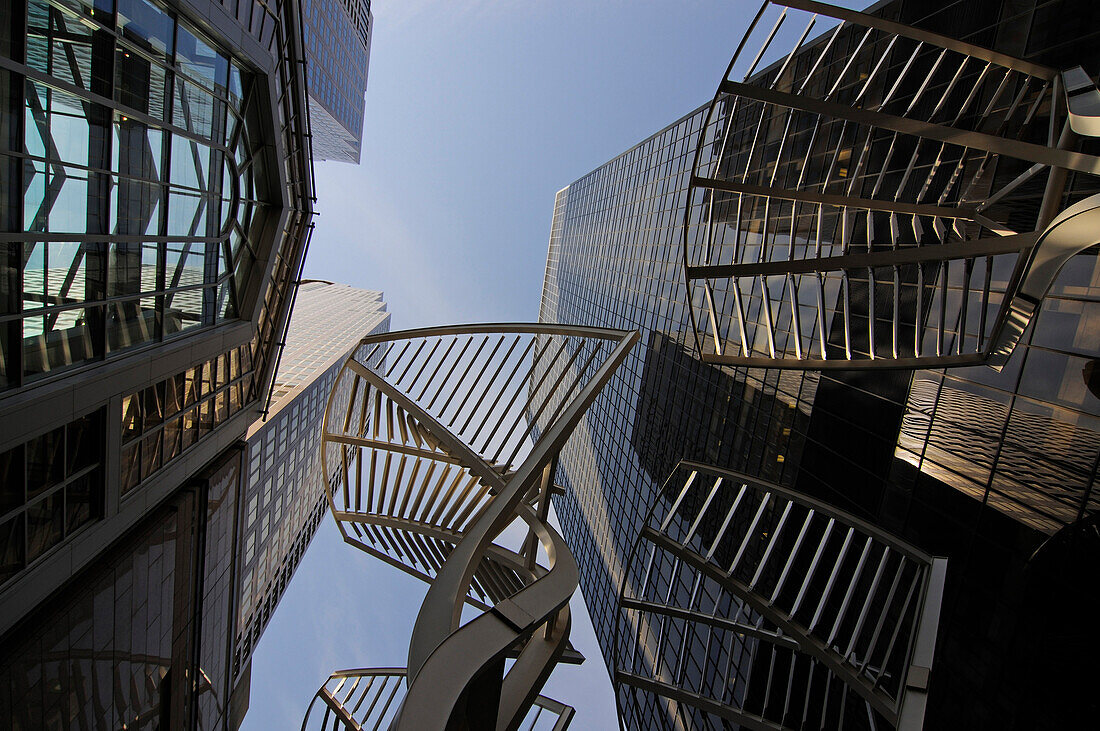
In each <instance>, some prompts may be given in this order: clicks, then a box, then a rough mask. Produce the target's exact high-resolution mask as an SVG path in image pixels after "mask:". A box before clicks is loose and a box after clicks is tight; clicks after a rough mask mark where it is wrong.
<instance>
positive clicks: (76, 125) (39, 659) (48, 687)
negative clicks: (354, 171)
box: [0, 0, 313, 729]
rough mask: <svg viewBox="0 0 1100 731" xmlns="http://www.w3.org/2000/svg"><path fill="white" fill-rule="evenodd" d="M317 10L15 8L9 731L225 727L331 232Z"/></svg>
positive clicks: (7, 97) (4, 288) (10, 44)
mask: <svg viewBox="0 0 1100 731" xmlns="http://www.w3.org/2000/svg"><path fill="white" fill-rule="evenodd" d="M299 19H300V15H299V6H298V5H297V3H295V2H292V1H290V0H284V1H280V2H274V3H266V4H262V5H261V4H246V3H236V2H229V1H228V0H227V1H226V2H221V1H220V0H209V1H207V0H198V1H189V2H172V1H171V0H169V1H167V2H160V1H159V0H25V1H24V0H16V1H15V2H8V3H4V4H3V5H2V6H0V90H2V97H0V109H2V114H0V138H2V141H0V194H2V199H0V200H2V202H0V236H2V238H3V243H2V249H0V719H3V723H4V726H5V727H10V728H20V729H24V728H25V729H38V728H124V727H125V728H137V727H144V728H153V727H161V728H210V729H213V728H225V727H227V726H235V724H236V722H237V721H239V718H240V713H241V711H242V710H243V709H242V707H241V705H242V701H241V700H240V694H237V696H234V683H233V681H234V678H233V676H232V673H231V663H232V650H233V647H232V644H233V643H232V638H233V637H234V636H235V632H234V625H235V611H234V602H235V599H236V596H235V595H236V590H235V586H236V584H237V581H238V575H237V573H236V572H237V564H236V561H235V560H234V558H235V554H236V550H237V546H238V543H239V531H238V523H239V517H240V510H241V506H242V499H241V498H242V489H243V483H242V479H241V478H242V475H244V474H245V473H246V471H247V470H246V464H245V461H244V459H245V456H244V438H245V437H246V434H247V430H248V427H249V425H250V424H251V423H252V422H253V421H254V419H255V418H256V416H257V414H258V412H259V409H260V407H261V406H262V405H263V404H264V403H265V402H266V400H267V394H268V392H269V390H270V387H271V383H272V378H273V374H274V370H275V361H276V357H277V355H278V350H279V343H280V341H281V340H282V339H283V333H284V329H285V326H286V323H287V320H288V317H289V312H290V308H291V294H292V292H293V286H294V283H295V280H297V279H298V277H299V276H300V275H299V272H300V267H301V264H302V261H303V258H304V256H305V251H306V248H307V245H308V236H309V232H310V229H311V227H310V221H311V218H312V215H313V178H312V162H311V154H310V150H309V140H310V133H309V116H308V107H307V98H306V82H305V78H304V75H303V72H302V68H303V64H302V60H303V59H304V48H303V45H302V28H301V25H300V22H299Z"/></svg>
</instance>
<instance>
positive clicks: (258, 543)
mask: <svg viewBox="0 0 1100 731" xmlns="http://www.w3.org/2000/svg"><path fill="white" fill-rule="evenodd" d="M389 325H390V313H389V312H387V311H386V304H385V302H383V301H382V293H381V292H372V291H370V290H364V289H356V288H354V287H349V286H348V285H346V284H334V283H332V282H325V281H320V280H307V281H304V282H302V283H301V284H300V285H299V286H298V293H297V295H296V297H295V301H294V312H293V314H292V316H291V320H290V327H289V328H288V330H287V336H286V345H285V346H284V347H283V352H282V354H281V355H280V357H279V369H278V371H277V372H276V374H275V386H274V388H273V390H272V395H271V403H270V404H269V405H268V406H267V408H266V409H265V410H266V412H267V413H266V416H265V417H264V418H263V419H262V420H257V421H256V422H255V423H253V424H252V426H251V427H249V430H248V437H247V440H246V441H247V446H246V447H245V456H244V464H245V465H247V469H248V473H247V475H246V476H245V478H244V480H245V482H244V487H243V492H242V495H243V497H242V507H241V521H242V523H241V527H240V532H241V540H240V541H238V546H237V563H238V567H239V568H238V572H237V576H238V577H240V583H239V585H238V587H237V592H238V595H237V599H236V607H237V624H236V637H235V639H234V643H235V649H234V660H233V668H234V669H233V672H234V674H235V675H237V676H239V675H240V674H241V673H245V674H247V672H248V670H247V668H246V667H245V666H246V665H247V663H248V662H249V658H250V657H251V655H252V650H253V648H254V647H255V646H256V643H257V642H258V641H259V638H260V635H261V634H262V633H263V631H264V628H265V627H266V626H267V623H268V622H269V621H270V619H271V615H272V613H273V612H274V611H275V607H276V606H277V605H278V603H279V599H281V598H282V595H283V592H284V591H285V589H286V586H287V582H288V581H290V578H291V576H292V575H293V574H294V571H295V569H296V568H297V567H298V564H299V562H300V561H301V559H302V556H303V555H304V554H305V550H306V548H307V547H308V546H309V542H310V541H311V540H313V536H314V534H315V533H316V532H317V526H318V525H319V524H320V522H321V519H322V518H323V517H324V515H325V513H326V512H327V511H328V496H327V495H326V494H325V481H324V480H323V479H322V477H321V466H320V460H319V451H318V450H319V449H320V437H321V417H322V415H323V414H324V411H325V404H326V403H327V402H328V395H329V392H330V391H331V390H332V386H333V382H334V380H335V379H336V374H337V372H338V371H339V369H340V366H341V365H342V364H343V362H344V361H345V360H346V359H347V357H348V356H349V355H351V353H352V351H353V350H355V349H356V347H357V345H358V343H359V341H360V340H361V339H362V338H364V337H366V336H368V335H374V334H377V333H384V332H387V331H388V330H389Z"/></svg>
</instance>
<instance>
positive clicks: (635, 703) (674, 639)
mask: <svg viewBox="0 0 1100 731" xmlns="http://www.w3.org/2000/svg"><path fill="white" fill-rule="evenodd" d="M946 569H947V560H946V559H943V558H932V557H931V556H928V555H926V554H924V553H922V552H921V551H919V550H918V549H916V548H914V547H913V546H910V545H908V544H906V543H904V542H903V541H900V540H898V539H897V538H895V537H893V536H891V535H889V534H887V533H886V532H884V531H882V530H880V529H878V528H876V527H875V526H873V525H871V524H869V523H866V522H864V521H862V520H860V519H859V518H857V517H855V516H852V515H849V514H847V513H845V512H843V511H841V510H838V509H836V508H833V507H831V506H829V505H826V504H824V503H822V502H820V501H818V500H815V499H813V498H811V497H809V496H806V495H803V494H800V493H798V492H795V491H794V490H790V489H787V488H783V487H780V486H778V485H772V484H768V483H764V482H761V481H759V480H755V479H753V478H750V477H748V476H746V475H742V474H738V473H736V472H731V471H728V470H722V469H717V468H715V467H710V466H707V465H703V464H698V463H694V462H686V461H685V462H682V463H681V464H680V465H679V466H678V467H677V469H676V470H675V471H674V472H673V474H672V476H671V477H670V478H669V480H668V482H667V483H666V485H665V487H664V489H663V490H662V492H661V494H660V495H659V496H658V498H657V500H656V502H655V504H654V506H653V508H652V509H651V511H650V513H649V515H648V516H647V518H646V520H645V522H644V523H643V525H642V530H641V532H640V534H639V536H638V539H637V541H636V542H635V544H634V547H633V549H632V551H631V554H630V557H629V559H628V562H627V571H626V576H625V579H624V582H623V585H622V587H621V590H620V595H619V605H620V608H621V610H622V616H621V618H620V622H619V623H618V625H617V626H616V638H615V644H614V648H615V652H616V656H615V681H616V685H617V691H618V702H619V710H620V717H621V718H627V719H637V718H638V717H639V715H641V712H640V709H642V708H650V709H652V708H653V706H654V705H655V704H657V705H658V706H661V704H663V713H664V714H665V717H666V718H667V719H668V724H667V727H668V728H713V727H715V726H721V725H722V722H723V721H722V719H724V720H725V721H732V722H734V723H737V724H739V725H740V726H741V727H742V728H751V729H769V730H771V731H779V730H781V729H807V728H815V729H817V728H829V729H840V728H844V729H868V730H872V729H885V728H896V729H919V728H921V727H922V725H923V719H924V706H925V697H926V696H925V692H926V690H927V687H928V681H929V675H930V672H931V668H932V659H933V651H934V649H935V640H936V629H937V626H938V623H939V607H940V598H941V596H942V592H943V581H944V576H945V573H946ZM650 718H652V716H651V717H650Z"/></svg>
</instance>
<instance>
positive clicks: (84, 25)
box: [0, 0, 262, 388]
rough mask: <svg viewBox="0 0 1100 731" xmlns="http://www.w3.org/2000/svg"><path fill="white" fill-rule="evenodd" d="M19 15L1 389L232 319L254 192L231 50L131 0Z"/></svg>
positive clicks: (31, 7) (245, 87)
mask: <svg viewBox="0 0 1100 731" xmlns="http://www.w3.org/2000/svg"><path fill="white" fill-rule="evenodd" d="M103 4H104V3H102V2H101V3H100V5H103ZM13 20H14V19H13ZM23 20H24V22H25V23H26V25H25V31H26V37H25V40H24V42H23V44H22V45H23V46H24V47H23V48H21V49H18V48H17V46H18V45H19V43H18V41H19V40H20V39H18V38H13V39H12V49H11V50H12V51H13V53H12V54H11V57H10V58H9V61H10V63H9V64H6V65H5V67H4V68H3V69H2V70H0V74H2V76H3V78H2V79H0V84H2V85H3V87H4V88H5V89H6V90H7V91H8V94H7V103H8V105H9V107H8V110H7V112H8V113H7V115H6V117H5V118H6V119H7V121H8V123H9V125H10V127H9V129H8V130H6V131H7V133H8V134H7V135H5V137H6V140H7V143H8V144H7V147H6V149H5V150H3V154H4V178H3V180H4V186H3V187H4V189H5V191H8V192H9V195H8V197H7V200H6V201H5V202H6V203H7V204H8V205H7V206H6V211H5V215H4V219H5V220H4V221H3V225H4V230H5V231H8V232H9V233H10V234H11V235H9V236H7V237H5V238H6V239H7V240H8V241H10V242H14V241H17V240H19V241H21V243H22V246H20V247H18V248H19V250H18V251H17V250H16V248H15V247H14V244H13V243H9V244H6V247H7V248H8V249H9V251H8V252H7V254H8V256H9V261H8V262H6V268H8V267H10V270H9V271H8V272H7V273H8V277H7V279H8V285H9V287H10V290H9V291H8V292H7V293H6V294H7V295H8V296H6V297H5V298H3V300H4V301H3V302H0V306H2V307H3V308H4V309H3V311H2V315H0V317H2V319H3V326H4V333H5V336H6V342H5V345H4V347H3V348H2V350H3V353H2V354H3V358H0V387H2V386H6V387H9V388H10V387H15V386H18V385H20V384H21V383H23V382H25V381H30V380H33V379H35V378H40V377H42V376H44V375H47V374H51V373H54V372H55V371H57V370H59V369H63V368H65V367H68V366H72V365H76V364H80V363H83V362H87V361H89V360H97V359H101V358H104V357H110V356H111V355H113V354H115V353H117V352H119V351H123V350H126V349H128V348H131V347H134V346H139V345H144V344H148V343H152V342H158V341H162V340H165V339H169V338H172V337H173V336H176V335H178V334H180V333H183V332H186V331H189V330H191V329H192V328H195V327H202V326H211V325H215V324H217V323H219V322H222V321H225V320H228V319H233V318H236V317H237V316H238V312H239V308H240V291H239V290H240V289H241V287H242V286H243V285H244V284H245V282H246V280H247V278H248V276H249V270H250V268H251V265H252V263H253V262H254V260H255V258H256V253H257V248H258V242H257V241H255V240H254V234H255V232H254V230H253V225H254V218H255V215H254V214H255V212H256V209H257V206H258V205H261V204H262V201H261V200H259V199H258V196H257V190H256V187H255V185H254V184H253V177H254V175H255V174H257V165H256V161H255V160H254V159H253V156H252V153H251V150H252V149H253V148H254V147H255V146H256V145H257V143H258V142H259V139H260V134H261V133H260V132H259V131H258V130H255V129H251V125H250V124H249V123H248V122H246V119H245V108H246V106H247V104H248V102H247V100H246V97H247V95H249V94H252V93H255V92H253V90H252V87H253V85H254V83H255V82H254V79H253V77H252V74H250V73H249V72H248V71H246V70H244V68H243V66H242V62H241V61H239V60H237V59H235V58H231V57H230V55H229V54H227V53H226V52H224V51H221V50H219V49H217V47H216V46H215V45H214V44H213V42H212V41H210V40H209V39H208V38H206V37H205V36H204V35H203V34H201V33H200V32H199V31H197V30H195V29H194V28H193V27H190V26H189V25H188V24H187V23H186V22H183V21H180V20H178V19H177V18H175V17H174V16H173V15H172V14H170V13H169V11H168V10H167V9H166V8H164V7H161V6H158V5H155V4H152V3H150V2H146V0H119V5H118V8H117V10H116V12H113V13H112V12H110V9H109V8H108V9H100V8H98V7H89V6H84V5H81V4H79V3H76V2H74V3H71V4H65V3H56V4H50V3H49V2H47V1H46V0H30V1H29V2H28V3H27V6H26V16H25V19H23ZM17 28H18V24H14V23H13V25H12V26H11V30H12V31H15V30H16V29H17ZM18 72H22V73H18ZM261 172H262V170H261ZM19 191H22V196H21V198H20V199H19V200H16V196H15V195H13V194H14V193H17V192H19Z"/></svg>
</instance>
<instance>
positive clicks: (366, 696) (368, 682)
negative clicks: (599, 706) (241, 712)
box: [302, 668, 573, 731]
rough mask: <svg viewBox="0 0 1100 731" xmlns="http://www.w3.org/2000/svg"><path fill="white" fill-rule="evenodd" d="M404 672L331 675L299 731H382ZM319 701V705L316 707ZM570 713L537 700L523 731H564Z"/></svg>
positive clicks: (395, 707)
mask: <svg viewBox="0 0 1100 731" xmlns="http://www.w3.org/2000/svg"><path fill="white" fill-rule="evenodd" d="M404 686H405V668H360V669H357V670H339V671H337V672H335V673H333V674H332V675H331V676H330V677H329V679H328V680H327V681H326V682H325V684H324V685H323V686H321V688H320V689H319V690H318V691H317V694H316V695H315V696H314V697H313V701H312V702H311V703H310V704H309V710H307V711H306V718H305V721H303V722H302V731H308V729H312V728H321V729H338V728H340V727H341V726H343V727H344V728H352V729H355V730H356V731H360V729H385V728H389V726H390V724H391V723H393V721H394V720H395V719H396V717H397V713H398V711H399V709H400V708H401V704H402V701H403V698H404V692H403V690H404ZM318 701H320V703H318ZM572 720H573V709H572V708H571V707H569V706H566V705H562V704H561V703H558V702H557V701H556V700H553V699H552V698H547V697H546V696H541V695H540V696H538V697H536V698H535V700H534V703H533V704H532V705H531V708H530V710H529V711H528V712H527V715H526V716H525V717H524V718H523V722H522V724H521V727H522V728H523V729H525V731H539V730H541V731H565V729H567V728H568V727H569V723H570V722H571V721H572Z"/></svg>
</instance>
